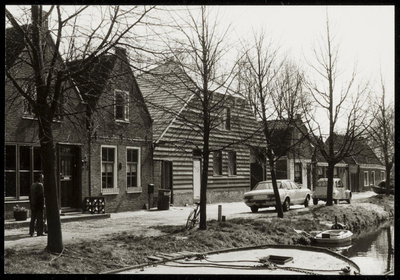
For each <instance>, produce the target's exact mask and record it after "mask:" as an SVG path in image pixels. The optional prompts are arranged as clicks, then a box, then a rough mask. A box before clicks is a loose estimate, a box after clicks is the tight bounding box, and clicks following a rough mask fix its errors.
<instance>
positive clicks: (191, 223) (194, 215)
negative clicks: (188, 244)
mask: <svg viewBox="0 0 400 280" xmlns="http://www.w3.org/2000/svg"><path fill="white" fill-rule="evenodd" d="M195 204H196V206H195V207H194V208H193V210H192V211H190V214H189V216H188V219H187V222H186V229H192V228H194V227H195V226H196V224H198V223H199V222H200V210H199V208H200V202H195Z"/></svg>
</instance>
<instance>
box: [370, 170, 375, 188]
mask: <svg viewBox="0 0 400 280" xmlns="http://www.w3.org/2000/svg"><path fill="white" fill-rule="evenodd" d="M371 179H372V180H371V181H372V182H371V184H372V185H375V171H371Z"/></svg>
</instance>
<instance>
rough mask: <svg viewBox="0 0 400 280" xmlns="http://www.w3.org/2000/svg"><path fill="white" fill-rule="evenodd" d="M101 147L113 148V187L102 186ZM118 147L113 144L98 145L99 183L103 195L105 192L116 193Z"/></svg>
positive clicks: (117, 191)
mask: <svg viewBox="0 0 400 280" xmlns="http://www.w3.org/2000/svg"><path fill="white" fill-rule="evenodd" d="M103 148H113V149H114V166H113V172H114V180H113V184H114V188H106V189H104V188H103V174H102V168H103ZM117 153H118V148H117V146H115V145H101V146H100V185H101V193H102V194H103V195H105V194H118V193H119V190H118V156H117Z"/></svg>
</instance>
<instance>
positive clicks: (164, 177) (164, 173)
mask: <svg viewBox="0 0 400 280" xmlns="http://www.w3.org/2000/svg"><path fill="white" fill-rule="evenodd" d="M172 172H173V169H172V161H163V162H162V169H161V188H163V189H168V190H170V191H171V199H170V203H171V204H173V203H174V199H173V184H172V182H173V177H172V176H173V175H172V174H173V173H172Z"/></svg>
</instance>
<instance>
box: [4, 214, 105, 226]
mask: <svg viewBox="0 0 400 280" xmlns="http://www.w3.org/2000/svg"><path fill="white" fill-rule="evenodd" d="M110 217H111V215H110V214H109V213H106V214H82V216H81V215H76V216H60V219H61V223H68V222H77V221H85V220H98V219H108V218H110ZM29 224H30V220H26V221H14V220H11V221H4V229H15V228H24V227H29Z"/></svg>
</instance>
